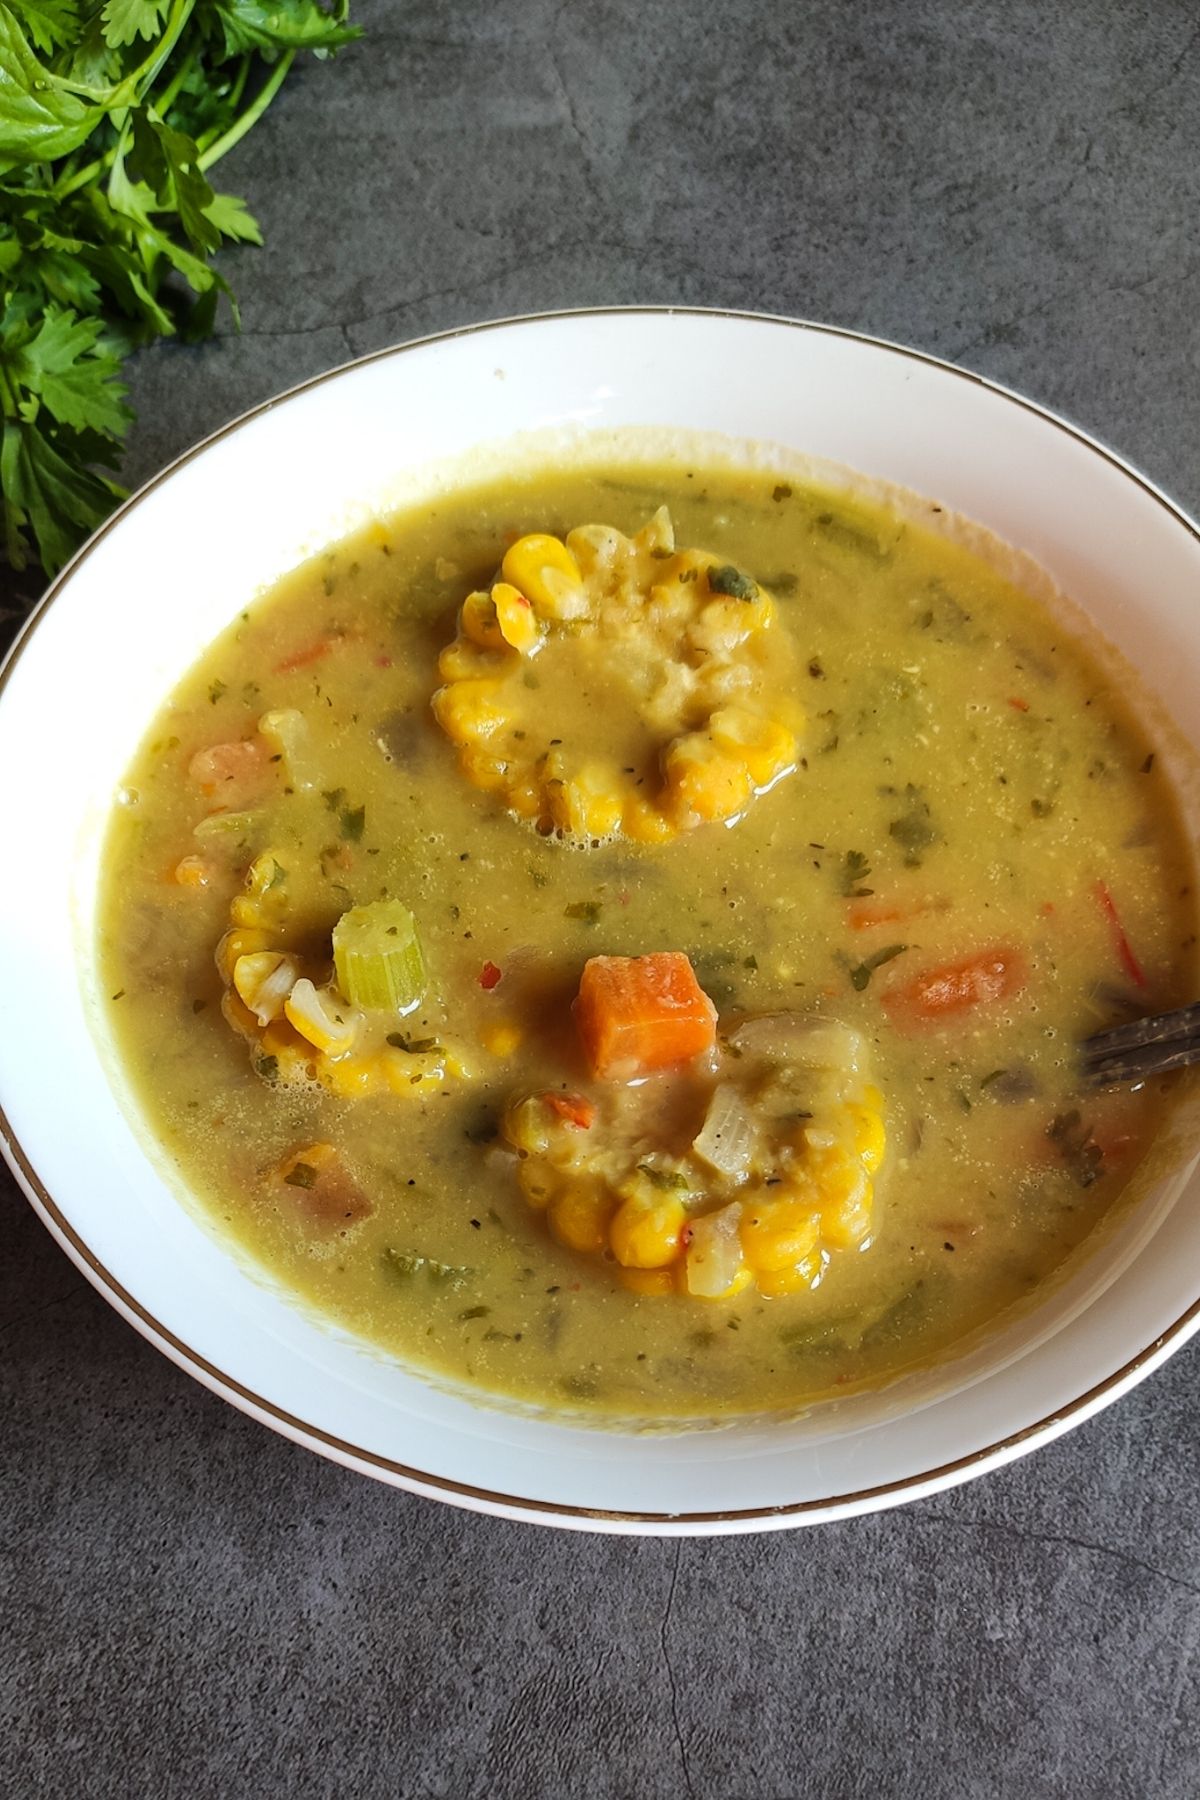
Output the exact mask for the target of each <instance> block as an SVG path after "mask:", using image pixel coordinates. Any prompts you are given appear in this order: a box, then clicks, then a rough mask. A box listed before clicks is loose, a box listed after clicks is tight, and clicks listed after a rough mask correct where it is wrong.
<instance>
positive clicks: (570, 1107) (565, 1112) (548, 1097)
mask: <svg viewBox="0 0 1200 1800" xmlns="http://www.w3.org/2000/svg"><path fill="white" fill-rule="evenodd" d="M542 1099H543V1100H544V1101H545V1103H546V1105H547V1106H548V1107H549V1108H550V1111H551V1112H554V1113H557V1114H558V1116H559V1118H560V1119H565V1120H566V1121H567V1124H568V1125H578V1126H579V1129H580V1130H581V1131H586V1130H587V1129H588V1127H589V1126H591V1125H594V1124H595V1122H596V1105H595V1102H594V1101H592V1100H589V1099H588V1098H587V1096H586V1094H556V1093H555V1092H554V1091H553V1089H550V1090H548V1091H547V1092H546V1093H544V1094H543V1095H542Z"/></svg>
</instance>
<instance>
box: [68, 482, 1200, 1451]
mask: <svg viewBox="0 0 1200 1800" xmlns="http://www.w3.org/2000/svg"><path fill="white" fill-rule="evenodd" d="M124 797H125V800H126V801H127V804H125V805H123V806H121V807H120V808H118V809H116V810H115V812H114V817H113V820H112V824H111V827H110V834H109V844H108V850H107V866H106V877H105V880H106V886H105V893H104V898H103V905H102V910H101V922H100V940H101V949H102V956H103V966H104V973H105V978H106V980H107V983H108V987H107V991H108V992H109V993H110V994H111V995H113V997H114V998H113V1000H112V1003H111V1007H110V1011H111V1017H112V1024H113V1029H114V1031H115V1033H116V1037H117V1040H118V1043H119V1046H120V1050H121V1053H122V1055H123V1058H124V1062H125V1066H126V1068H127V1070H128V1072H129V1075H130V1077H131V1079H132V1082H133V1084H134V1087H135V1090H136V1093H137V1096H138V1099H139V1101H140V1104H141V1107H142V1109H143V1111H144V1113H145V1115H146V1117H147V1119H148V1121H149V1123H150V1126H151V1129H152V1130H153V1132H154V1134H155V1135H156V1137H157V1138H158V1139H159V1140H160V1142H161V1143H162V1144H163V1145H164V1146H165V1148H166V1149H167V1151H168V1152H169V1154H170V1156H171V1158H172V1159H173V1161H174V1162H175V1163H176V1164H177V1166H178V1168H179V1169H180V1171H181V1172H182V1175H183V1177H184V1179H185V1180H186V1183H187V1186H188V1188H189V1189H190V1190H191V1191H192V1192H193V1193H194V1194H195V1195H196V1196H197V1197H198V1198H199V1199H200V1201H201V1202H202V1203H203V1204H204V1206H205V1207H206V1208H207V1209H208V1211H209V1212H210V1213H211V1214H212V1215H213V1216H214V1217H215V1218H216V1219H217V1220H219V1222H220V1224H221V1226H222V1227H223V1228H224V1229H225V1230H227V1231H228V1232H229V1233H230V1234H232V1235H233V1236H234V1237H235V1238H236V1239H237V1240H238V1241H239V1242H240V1243H241V1244H242V1245H243V1246H245V1247H246V1248H247V1249H248V1250H249V1251H250V1252H251V1253H252V1254H253V1255H254V1256H255V1257H257V1258H258V1259H259V1260H260V1261H261V1262H262V1263H263V1264H264V1265H265V1266H266V1267H267V1268H268V1269H269V1270H271V1271H272V1272H273V1273H274V1274H275V1275H276V1276H277V1277H278V1278H279V1279H280V1280H281V1281H283V1282H284V1283H285V1284H286V1285H287V1286H289V1287H290V1288H292V1289H294V1290H295V1291H297V1292H298V1293H299V1294H301V1295H303V1296H304V1297H305V1298H306V1299H307V1300H308V1301H310V1302H312V1303H313V1304H315V1305H316V1306H317V1307H318V1308H320V1309H321V1310H322V1311H324V1312H325V1313H326V1314H328V1315H329V1316H330V1317H331V1318H332V1319H335V1320H336V1321H337V1322H338V1323H339V1324H342V1325H344V1326H347V1327H349V1328H350V1329H352V1330H355V1331H358V1332H360V1333H361V1334H363V1335H364V1336H365V1337H367V1338H370V1339H372V1340H374V1341H376V1342H377V1343H379V1344H381V1345H383V1346H385V1347H386V1348H387V1349H389V1350H391V1351H393V1352H394V1353H395V1354H397V1355H398V1356H400V1357H401V1358H403V1359H405V1360H406V1361H408V1362H410V1363H411V1364H413V1365H416V1366H418V1367H423V1368H426V1369H429V1370H432V1371H434V1372H436V1373H438V1374H440V1375H442V1376H445V1377H449V1378H452V1379H457V1380H462V1381H464V1382H467V1383H472V1384H475V1385H477V1386H480V1387H483V1388H485V1389H488V1390H491V1391H494V1392H497V1393H503V1394H508V1395H512V1396H518V1397H521V1398H524V1399H527V1400H532V1401H535V1402H541V1403H548V1404H550V1405H556V1406H564V1407H571V1408H574V1409H586V1410H590V1411H593V1412H595V1413H596V1414H598V1415H602V1414H605V1413H607V1414H610V1415H613V1414H624V1415H633V1416H676V1417H686V1416H696V1415H711V1414H714V1413H721V1412H723V1411H748V1410H755V1411H757V1410H763V1409H774V1408H785V1407H791V1406H795V1405H797V1404H800V1403H803V1402H805V1401H807V1400H811V1399H813V1398H815V1397H818V1396H820V1395H823V1394H828V1393H832V1392H845V1391H847V1389H850V1388H854V1387H860V1386H864V1385H870V1384H872V1383H877V1382H879V1381H882V1380H885V1379H887V1378H888V1377H890V1376H892V1375H894V1374H896V1373H898V1372H900V1371H902V1370H904V1369H907V1368H911V1367H913V1366H917V1365H919V1364H921V1363H922V1362H925V1361H928V1360H930V1359H931V1358H934V1357H936V1356H937V1355H939V1354H941V1353H944V1352H945V1351H946V1350H947V1349H948V1348H949V1347H950V1346H952V1345H954V1344H955V1343H956V1342H959V1341H961V1340H963V1339H964V1338H967V1337H968V1336H970V1335H971V1334H973V1333H976V1332H977V1331H979V1330H980V1329H982V1328H984V1327H986V1325H987V1324H988V1322H989V1321H992V1320H994V1319H996V1318H997V1317H998V1316H999V1315H1000V1314H1001V1313H1002V1312H1004V1310H1005V1309H1006V1308H1009V1307H1011V1306H1012V1305H1014V1304H1015V1303H1016V1302H1018V1301H1020V1300H1022V1299H1024V1298H1026V1297H1027V1296H1028V1295H1029V1294H1030V1292H1031V1291H1032V1290H1034V1289H1036V1288H1037V1287H1038V1285H1039V1284H1040V1283H1043V1282H1045V1281H1046V1280H1047V1279H1048V1278H1049V1277H1050V1276H1051V1275H1052V1273H1053V1272H1054V1271H1055V1270H1056V1269H1058V1268H1059V1267H1060V1266H1061V1265H1062V1264H1063V1263H1064V1261H1065V1260H1066V1258H1067V1257H1068V1256H1069V1255H1070V1253H1071V1252H1072V1251H1073V1250H1074V1249H1075V1248H1076V1246H1078V1245H1079V1244H1080V1243H1081V1242H1082V1240H1083V1239H1085V1238H1086V1237H1087V1236H1088V1234H1089V1233H1090V1232H1091V1231H1092V1229H1093V1227H1094V1226H1095V1225H1096V1224H1097V1222H1098V1221H1099V1220H1100V1219H1101V1218H1102V1217H1103V1216H1104V1215H1105V1214H1106V1213H1107V1212H1108V1211H1109V1209H1110V1208H1111V1207H1112V1205H1113V1202H1114V1200H1115V1199H1116V1198H1117V1196H1118V1195H1119V1194H1120V1193H1121V1191H1122V1190H1123V1189H1124V1188H1125V1187H1126V1185H1127V1184H1128V1182H1129V1180H1130V1177H1131V1175H1132V1174H1133V1172H1134V1170H1135V1169H1136V1167H1137V1165H1138V1163H1139V1161H1140V1159H1141V1158H1142V1156H1143V1154H1144V1152H1145V1149H1146V1147H1147V1144H1148V1142H1149V1140H1150V1138H1151V1136H1152V1135H1153V1134H1154V1132H1155V1131H1156V1129H1157V1127H1158V1126H1159V1124H1160V1123H1161V1121H1162V1119H1163V1117H1164V1114H1165V1112H1166V1110H1167V1109H1168V1108H1169V1107H1170V1105H1171V1100H1172V1092H1173V1090H1172V1088H1171V1084H1170V1082H1169V1081H1164V1082H1160V1083H1157V1084H1150V1085H1149V1086H1147V1087H1144V1088H1142V1089H1140V1090H1138V1091H1136V1092H1114V1093H1097V1092H1092V1091H1088V1090H1086V1089H1084V1088H1083V1087H1082V1086H1081V1085H1080V1082H1079V1079H1078V1075H1077V1072H1076V1045H1077V1043H1078V1041H1079V1040H1080V1038H1081V1037H1083V1036H1086V1035H1087V1034H1088V1033H1090V1032H1092V1031H1095V1030H1097V1029H1099V1028H1100V1027H1101V1026H1103V1025H1105V1024H1108V1023H1111V1022H1114V1021H1115V1020H1118V1019H1121V1018H1124V1017H1130V1016H1133V1015H1136V1014H1137V1013H1140V1012H1146V1011H1151V1010H1155V1009H1158V1008H1164V1007H1167V1006H1170V1005H1173V1004H1178V1003H1182V1002H1183V1001H1185V1000H1190V999H1192V998H1194V994H1193V992H1192V981H1193V969H1194V960H1195V959H1194V944H1195V909H1194V899H1193V895H1192V891H1191V863H1190V855H1189V851H1188V845H1187V842H1186V838H1185V836H1184V834H1183V831H1182V828H1181V825H1180V822H1179V819H1178V816H1177V812H1176V809H1175V805H1174V801H1173V797H1172V794H1171V792H1170V790H1169V787H1168V785H1167V783H1166V781H1165V779H1164V777H1163V776H1162V774H1161V772H1160V770H1159V768H1158V766H1157V763H1156V752H1155V746H1154V742H1153V739H1152V738H1151V736H1150V735H1149V734H1148V732H1147V730H1146V728H1145V726H1144V725H1143V724H1142V723H1140V722H1139V719H1138V716H1137V713H1136V711H1134V710H1127V709H1126V704H1125V698H1124V696H1122V695H1121V694H1120V693H1118V692H1115V691H1114V690H1113V686H1112V682H1111V677H1109V676H1106V675H1104V674H1103V673H1102V672H1101V670H1100V668H1099V666H1098V664H1097V663H1096V662H1094V661H1093V660H1092V658H1091V656H1090V655H1089V653H1088V651H1087V649H1086V647H1085V646H1084V645H1083V644H1081V643H1079V642H1077V641H1075V640H1074V639H1073V638H1072V636H1071V635H1070V634H1069V633H1067V632H1066V631H1064V629H1063V627H1062V625H1061V623H1060V622H1058V621H1056V620H1055V619H1054V618H1052V617H1051V616H1050V615H1049V614H1048V613H1046V612H1045V611H1044V610H1042V609H1041V607H1040V606H1039V605H1037V604H1035V603H1034V601H1032V600H1031V599H1030V598H1029V597H1027V596H1026V595H1024V594H1022V593H1021V592H1019V591H1017V590H1016V589H1015V588H1014V587H1012V586H1011V585H1010V584H1009V583H1008V582H1007V581H1006V580H1005V579H1003V578H1002V577H1001V575H1000V574H999V573H997V572H996V571H995V570H994V569H993V568H992V567H991V566H989V565H988V564H987V563H985V562H984V561H982V560H980V559H979V558H977V557H976V556H974V555H973V554H971V553H970V552H968V551H967V550H966V549H965V548H963V547H961V546H960V545H957V544H955V543H954V542H952V541H950V539H949V538H946V537H942V536H937V535H934V534H933V533H932V532H930V531H928V530H926V529H924V528H923V527H921V526H919V525H917V524H914V523H911V522H906V521H905V520H903V519H901V518H900V517H899V516H898V515H895V514H893V513H891V512H890V511H887V510H885V509H883V508H881V507H878V506H875V505H873V504H870V505H869V504H866V503H864V502H862V501H858V500H850V499H848V498H847V497H846V496H844V495H838V494H834V493H832V492H827V491H825V490H822V489H817V488H814V487H807V486H805V485H803V484H802V483H800V482H798V481H792V482H781V481H780V480H779V478H778V476H777V475H767V474H763V473H751V472H748V471H734V470H732V469H727V468H726V469H722V468H715V467H714V468H705V469H700V468H697V469H692V470H685V469H682V468H673V467H663V468H660V469H655V470H653V471H648V470H645V469H603V470H594V471H585V470H567V471H551V470H547V471H546V472H545V473H544V474H543V475H542V476H540V477H539V478H538V479H536V480H535V479H532V478H529V477H521V478H518V479H513V480H511V481H509V482H507V483H505V484H504V485H496V486H489V487H480V488H477V489H474V490H462V491H459V492H458V493H456V494H455V495H453V496H452V497H450V498H442V499H439V500H438V501H437V502H436V503H435V504H428V505H426V506H424V507H422V508H418V509H416V510H414V511H412V512H409V513H406V514H403V515H401V516H399V517H397V518H395V519H393V520H392V521H390V522H389V523H388V524H386V525H376V526H372V527H371V528H370V529H369V530H367V531H365V532H363V533H362V534H360V535H359V536H357V537H355V538H353V539H351V540H349V541H347V542H346V543H344V544H341V545H339V546H337V547H336V548H334V549H332V550H330V551H328V552H327V553H325V554H324V555H323V556H321V557H320V558H318V559H317V560H316V561H314V562H312V563H310V564H308V565H306V566H305V567H304V568H302V569H300V570H299V571H297V572H296V573H295V574H293V575H291V576H289V577H288V578H287V579H286V580H284V581H283V582H281V583H280V584H279V586H278V587H277V588H276V590H275V591H274V592H272V593H271V594H269V595H267V596H265V597H263V598H262V599H260V600H258V601H256V602H255V603H254V604H253V605H252V606H251V607H250V608H249V609H248V610H247V611H246V612H244V613H243V614H242V615H241V616H240V617H239V619H238V621H237V623H236V624H235V625H234V626H233V627H231V629H230V630H229V631H227V632H226V633H225V635H224V636H223V637H222V638H221V639H219V640H218V642H217V643H216V644H214V645H213V646H212V648H211V649H210V650H209V651H208V653H207V654H206V655H205V657H204V658H203V659H202V660H201V662H200V663H199V664H198V665H197V666H196V667H195V668H194V669H193V670H192V671H191V672H190V673H189V674H188V675H187V677H186V678H185V679H184V680H183V681H182V682H181V683H180V685H179V687H178V689H177V690H176V692H175V693H174V694H173V695H172V697H171V699H170V700H169V702H168V703H167V705H166V706H165V707H164V709H163V711H162V713H161V715H160V717H159V718H158V720H157V721H156V722H155V725H154V727H153V729H152V731H151V732H150V734H149V736H148V738H147V739H146V742H145V743H144V745H143V747H142V748H141V750H140V751H139V753H138V756H137V758H136V761H135V763H134V766H133V768H132V769H131V771H130V773H129V777H128V783H127V789H126V793H125V796H124Z"/></svg>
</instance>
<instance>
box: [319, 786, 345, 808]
mask: <svg viewBox="0 0 1200 1800" xmlns="http://www.w3.org/2000/svg"><path fill="white" fill-rule="evenodd" d="M321 798H322V800H323V801H324V802H325V805H326V807H327V808H328V809H329V811H330V812H336V811H337V809H338V807H339V806H340V805H341V804H342V801H343V800H344V799H345V798H346V790H345V788H326V789H325V791H324V792H323V793H322V795H321Z"/></svg>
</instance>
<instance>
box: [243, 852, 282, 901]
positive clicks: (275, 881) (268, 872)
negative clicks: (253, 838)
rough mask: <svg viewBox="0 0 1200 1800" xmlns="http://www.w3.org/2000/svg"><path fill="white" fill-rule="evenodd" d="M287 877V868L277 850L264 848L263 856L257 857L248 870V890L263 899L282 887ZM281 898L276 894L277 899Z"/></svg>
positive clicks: (248, 892)
mask: <svg viewBox="0 0 1200 1800" xmlns="http://www.w3.org/2000/svg"><path fill="white" fill-rule="evenodd" d="M286 877H287V870H286V869H285V868H284V866H283V864H282V863H281V862H280V860H279V858H278V857H277V856H276V854H275V852H274V851H273V850H264V851H263V853H262V855H261V856H256V857H255V859H254V861H253V862H252V863H251V864H250V867H249V868H248V869H247V870H246V892H247V894H253V895H254V896H256V897H257V898H258V899H263V898H264V897H265V896H266V895H267V894H270V893H273V892H275V891H276V890H277V889H279V888H281V887H282V886H283V883H284V881H285V879H286ZM279 898H280V896H279V895H278V894H276V899H277V900H278V899H279Z"/></svg>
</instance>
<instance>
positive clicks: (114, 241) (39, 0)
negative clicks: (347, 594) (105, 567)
mask: <svg viewBox="0 0 1200 1800" xmlns="http://www.w3.org/2000/svg"><path fill="white" fill-rule="evenodd" d="M348 6H349V0H327V3H323V0H0V420H2V425H3V430H2V435H0V495H2V500H3V539H2V543H3V553H4V555H5V557H6V558H7V560H8V562H9V563H10V564H11V566H12V567H13V568H14V569H18V570H20V569H24V568H26V567H27V566H28V565H29V563H30V562H31V560H32V559H33V558H34V556H35V555H36V557H37V558H38V559H39V560H40V562H41V565H42V567H43V569H44V570H45V571H46V573H47V574H48V575H50V574H53V573H54V571H55V570H56V569H58V568H60V567H61V565H62V564H63V563H64V562H65V561H66V560H67V558H68V557H69V556H70V555H71V554H72V552H73V551H74V550H75V549H76V548H77V546H78V545H79V544H80V543H81V542H82V540H83V539H84V538H85V537H86V536H87V535H88V534H89V533H90V532H91V531H93V530H94V529H95V528H96V526H97V525H99V524H100V522H101V521H102V520H103V519H104V518H105V517H106V515H107V514H108V513H109V512H110V511H111V510H112V508H113V506H114V505H115V504H116V503H117V501H118V500H119V499H121V498H122V497H123V491H122V489H121V488H120V486H119V485H118V483H117V481H116V478H115V471H116V469H117V467H118V465H119V462H120V455H121V445H122V442H123V439H124V437H125V434H126V432H127V430H128V428H129V424H130V421H131V419H132V416H133V415H132V411H131V409H130V407H129V405H128V401H127V398H126V389H125V387H124V385H123V383H122V381H121V379H120V373H121V365H122V363H123V361H124V360H125V358H126V357H127V356H129V355H130V354H131V352H132V351H133V350H135V349H136V348H138V347H139V346H140V345H142V344H146V343H149V342H150V341H151V340H152V339H154V338H156V337H162V336H169V335H171V334H173V333H179V335H181V336H182V337H184V338H185V339H187V340H192V339H196V338H201V337H205V336H207V335H208V334H209V333H210V332H211V331H212V329H213V324H214V320H215V317H216V309H217V304H218V301H219V299H220V296H221V295H222V294H224V295H226V296H227V297H228V299H229V302H230V305H231V306H232V305H233V296H232V294H231V293H230V290H229V286H228V284H227V282H226V281H225V279H224V277H223V276H222V275H221V274H220V273H219V272H218V271H217V270H216V269H215V268H214V267H213V265H212V262H211V260H210V259H211V257H212V256H213V254H214V252H215V251H217V250H218V249H219V248H220V247H221V245H222V243H224V242H235V243H237V242H240V243H251V244H258V243H261V242H262V236H261V233H260V231H259V228H258V224H257V222H256V221H255V219H254V218H253V216H252V215H251V214H250V212H249V211H248V210H247V208H246V205H245V202H244V201H243V200H241V199H239V198H238V197H237V196H236V195H234V194H222V193H218V192H216V191H215V190H214V188H213V187H212V186H211V184H210V182H209V180H208V173H209V171H210V170H211V169H212V168H213V166H214V164H216V163H217V162H219V161H220V159H221V157H222V156H224V155H225V154H226V152H227V151H229V150H232V149H233V147H234V145H235V144H237V143H239V142H240V141H241V139H242V138H243V137H244V136H245V134H246V132H247V131H249V130H250V128H251V126H253V125H254V124H255V122H256V121H257V120H258V119H259V118H261V116H262V114H263V113H264V112H265V110H266V108H267V107H268V106H269V105H270V103H271V101H272V100H273V99H274V97H275V95H276V93H277V92H278V90H279V88H280V86H281V84H282V82H283V80H284V78H285V77H286V75H287V73H288V70H289V69H290V68H291V66H292V63H293V61H294V59H295V57H296V55H297V53H298V52H299V51H301V50H309V51H312V52H313V53H314V54H315V55H316V56H318V57H325V56H328V55H330V54H332V53H333V52H334V51H336V50H338V49H340V48H341V47H342V46H343V45H344V44H347V43H349V42H350V41H351V40H352V39H354V38H356V37H358V36H359V35H360V33H359V31H358V28H357V27H355V26H352V25H349V24H347V22H346V16H347V12H348ZM234 317H235V319H236V317H237V312H236V307H234Z"/></svg>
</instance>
